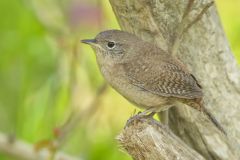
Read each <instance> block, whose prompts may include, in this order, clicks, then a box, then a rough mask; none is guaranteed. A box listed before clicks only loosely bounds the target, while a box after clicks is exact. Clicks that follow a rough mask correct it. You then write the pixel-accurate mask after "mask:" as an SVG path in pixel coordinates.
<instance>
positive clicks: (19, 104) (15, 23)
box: [0, 0, 240, 160]
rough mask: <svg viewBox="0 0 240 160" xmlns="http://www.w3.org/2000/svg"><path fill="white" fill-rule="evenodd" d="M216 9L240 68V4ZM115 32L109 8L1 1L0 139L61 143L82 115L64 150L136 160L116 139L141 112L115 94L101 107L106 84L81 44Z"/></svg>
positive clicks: (101, 1)
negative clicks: (71, 120)
mask: <svg viewBox="0 0 240 160" xmlns="http://www.w3.org/2000/svg"><path fill="white" fill-rule="evenodd" d="M216 2H217V6H218V10H219V14H220V17H221V20H222V23H223V26H224V29H225V31H226V35H227V37H228V39H229V41H230V45H231V48H232V50H233V53H234V55H235V57H236V58H237V60H238V62H240V44H239V41H240V18H239V17H240V9H239V8H240V0H229V1H225V0H217V1H216ZM110 28H119V26H118V24H117V21H116V19H115V17H114V14H113V12H112V10H111V6H110V4H109V2H108V0H31V1H28V0H1V1H0V132H1V133H4V134H12V135H15V136H16V137H17V138H19V139H22V140H24V141H26V142H29V143H32V144H38V145H39V144H40V147H41V142H42V141H43V140H54V139H55V138H56V137H61V136H59V135H61V130H60V128H61V126H62V125H63V124H64V123H65V122H66V121H67V119H68V117H69V116H72V114H71V113H72V112H74V113H81V114H80V116H78V117H80V118H79V119H77V120H75V121H74V125H72V126H74V127H72V128H74V129H68V130H67V132H68V133H69V134H68V136H67V137H66V139H64V140H63V142H62V144H61V146H60V148H59V149H60V150H62V151H64V152H66V153H68V154H71V155H74V156H76V157H81V158H83V159H87V160H107V159H111V160H113V159H114V160H129V159H130V157H129V156H127V155H126V154H125V153H123V152H121V151H119V146H118V144H117V143H116V140H115V136H116V135H117V134H118V133H119V132H120V131H121V129H122V128H123V127H124V124H125V122H126V120H127V119H128V118H129V116H131V115H132V114H133V113H134V108H133V107H131V106H130V105H131V104H130V103H128V102H127V101H126V100H125V99H124V98H122V97H121V96H120V95H118V94H117V93H116V92H115V91H113V90H112V89H111V88H109V87H107V88H104V89H102V91H101V95H100V96H99V97H98V98H97V99H96V93H97V92H98V90H99V88H101V87H102V86H103V84H104V80H103V78H102V77H101V75H100V74H99V71H98V68H97V65H96V62H95V57H94V54H93V52H92V50H91V49H90V47H88V46H85V45H83V44H81V43H80V42H79V40H80V39H83V38H92V37H94V36H95V35H96V34H97V33H98V32H99V31H102V30H105V29H110ZM94 100H95V104H93V101H94ZM89 107H90V108H91V110H90V111H89V109H88V108H89ZM84 114H85V115H84ZM59 130H60V131H59ZM0 159H1V160H9V159H12V158H10V157H8V156H7V155H4V154H0Z"/></svg>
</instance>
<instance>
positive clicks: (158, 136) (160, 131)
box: [117, 116, 204, 160]
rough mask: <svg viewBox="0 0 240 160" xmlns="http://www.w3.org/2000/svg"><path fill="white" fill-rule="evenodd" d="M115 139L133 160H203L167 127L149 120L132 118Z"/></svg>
mask: <svg viewBox="0 0 240 160" xmlns="http://www.w3.org/2000/svg"><path fill="white" fill-rule="evenodd" d="M117 139H118V140H119V142H120V144H121V145H122V146H123V147H124V148H126V150H127V151H128V153H129V154H131V155H132V157H133V159H139V160H163V159H164V160H173V159H184V160H193V159H194V160H204V158H203V157H202V156H201V155H200V154H198V153H197V152H196V151H194V150H192V149H191V148H190V147H188V146H187V145H186V144H184V142H182V141H181V140H180V139H179V138H178V137H177V136H176V135H174V134H173V133H171V131H170V130H169V129H168V127H166V126H164V125H162V124H160V123H159V122H157V121H155V120H153V119H149V118H148V119H146V118H143V117H142V118H141V117H138V116H135V117H132V118H131V119H129V121H128V124H127V126H126V127H125V129H124V131H123V132H122V133H121V134H120V135H119V136H118V137H117Z"/></svg>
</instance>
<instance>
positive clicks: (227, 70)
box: [110, 0, 240, 160]
mask: <svg viewBox="0 0 240 160" xmlns="http://www.w3.org/2000/svg"><path fill="white" fill-rule="evenodd" d="M110 2H111V5H112V7H113V10H114V12H115V14H116V17H117V19H118V21H119V24H120V26H121V28H122V29H123V30H126V31H129V32H132V33H135V34H136V35H138V36H139V37H141V38H143V39H144V40H146V41H151V42H152V43H156V44H157V45H159V46H160V47H161V48H163V49H165V50H167V51H170V50H171V48H172V46H173V44H174V42H175V41H174V39H175V38H176V35H178V33H179V30H180V28H181V27H179V24H181V22H182V19H183V15H184V13H187V12H186V8H188V9H189V14H187V15H186V19H185V22H184V23H185V26H187V24H189V23H191V22H192V21H193V20H194V19H195V18H196V17H197V16H198V15H199V14H200V12H201V11H202V10H203V8H205V7H206V6H207V5H208V4H210V3H211V1H209V0H198V1H194V0H190V2H193V5H192V7H187V6H188V4H189V1H188V0H182V1H175V0H168V1H162V0H131V1H130V0H110ZM176 56H177V57H178V58H179V59H180V60H181V61H182V62H184V63H185V64H186V65H187V66H188V68H189V70H191V71H192V73H193V74H194V75H195V76H196V77H197V79H198V81H199V82H200V84H201V85H202V86H203V91H204V101H205V105H206V108H208V110H209V111H211V113H212V114H213V115H214V116H215V117H216V119H217V120H218V121H219V122H220V123H221V125H222V126H223V128H224V129H225V130H226V132H227V134H228V136H227V137H226V136H224V135H223V134H222V133H220V132H219V131H218V130H217V129H216V128H215V126H214V125H213V124H211V123H210V122H209V121H208V120H206V118H204V117H203V116H202V115H200V114H199V113H197V112H196V111H194V110H192V109H191V108H190V107H183V106H177V107H174V108H172V109H171V110H170V127H171V128H172V130H173V131H174V132H175V134H176V135H178V136H179V137H180V138H181V139H182V140H183V141H184V142H185V143H186V144H187V145H188V146H190V147H192V148H193V149H195V150H196V151H197V152H198V153H200V154H201V155H202V156H204V157H205V158H206V159H209V160H215V159H221V160H222V159H226V160H230V159H231V160H232V159H240V130H239V126H240V110H238V108H239V106H240V101H239V100H240V71H239V70H238V67H237V64H236V61H235V59H234V57H233V55H232V53H231V51H230V48H229V45H228V42H227V40H226V37H225V35H224V31H223V29H222V27H221V24H220V21H219V17H218V14H217V11H216V7H215V5H213V6H211V7H209V8H208V9H207V10H205V13H204V14H203V15H202V16H201V17H199V20H198V21H196V22H195V23H194V24H193V25H192V26H191V27H190V28H189V29H188V31H187V32H186V33H185V34H183V37H182V40H181V42H180V46H179V48H178V49H177V52H176Z"/></svg>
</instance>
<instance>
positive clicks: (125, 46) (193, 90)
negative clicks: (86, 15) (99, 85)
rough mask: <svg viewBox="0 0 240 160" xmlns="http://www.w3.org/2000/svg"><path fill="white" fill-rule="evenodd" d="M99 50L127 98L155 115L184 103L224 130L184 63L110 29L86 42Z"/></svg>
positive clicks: (100, 62) (107, 73) (115, 85)
mask: <svg viewBox="0 0 240 160" xmlns="http://www.w3.org/2000/svg"><path fill="white" fill-rule="evenodd" d="M82 42H84V43H87V44H90V45H91V46H92V47H93V49H94V50H95V51H96V57H97V62H98V65H99V68H100V70H101V72H102V74H103V76H104V77H105V79H106V80H107V81H108V83H109V84H110V85H111V86H112V87H113V88H114V89H115V90H117V91H118V92H119V93H120V94H121V95H123V96H124V97H125V98H126V99H128V100H129V101H131V102H132V103H134V104H136V105H137V106H139V107H142V108H145V109H149V108H151V111H152V112H160V111H163V110H166V109H168V108H169V107H172V106H174V105H176V104H177V103H183V104H186V105H189V106H191V107H192V108H194V109H196V110H198V111H201V112H203V113H205V115H207V117H208V118H209V119H210V120H211V121H212V122H213V123H214V124H215V125H216V126H217V127H218V128H219V129H220V130H221V131H223V132H224V130H223V128H222V127H221V126H220V125H219V123H218V122H217V121H216V120H215V118H213V116H212V115H211V114H210V113H209V112H208V111H207V110H206V109H205V108H204V106H203V102H202V97H203V93H202V88H201V86H200V85H199V83H198V82H197V80H196V78H195V77H194V76H193V75H192V74H191V73H190V72H189V71H188V70H187V68H186V67H185V65H184V64H182V63H181V62H180V61H179V60H177V59H176V58H174V57H173V56H172V55H171V54H169V53H167V52H165V51H163V50H162V49H160V48H159V47H157V46H156V45H154V44H151V43H148V42H145V41H143V40H141V39H140V38H138V37H136V36H135V35H133V34H130V33H127V32H123V31H118V30H109V31H104V32H101V33H99V34H98V35H97V36H96V38H95V39H92V40H83V41H82Z"/></svg>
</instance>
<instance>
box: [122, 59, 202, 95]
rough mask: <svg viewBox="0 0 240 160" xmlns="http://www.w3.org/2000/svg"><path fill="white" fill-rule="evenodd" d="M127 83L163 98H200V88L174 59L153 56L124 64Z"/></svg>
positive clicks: (193, 78) (192, 77)
mask: <svg viewBox="0 0 240 160" xmlns="http://www.w3.org/2000/svg"><path fill="white" fill-rule="evenodd" d="M124 70H125V73H126V76H127V77H128V79H129V82H130V83H131V84H133V85H135V86H137V87H139V88H140V89H143V90H146V91H148V92H151V93H153V94H157V95H160V96H165V97H178V98H187V99H193V98H200V97H202V90H201V86H200V85H199V84H198V83H197V80H196V78H195V77H194V76H193V75H192V74H190V73H189V72H188V71H186V69H185V68H184V66H183V65H182V64H180V63H179V61H177V60H176V59H173V58H171V57H168V58H167V59H166V60H163V57H162V56H158V55H154V56H150V57H147V58H138V59H136V60H135V61H131V62H130V63H127V64H124Z"/></svg>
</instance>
